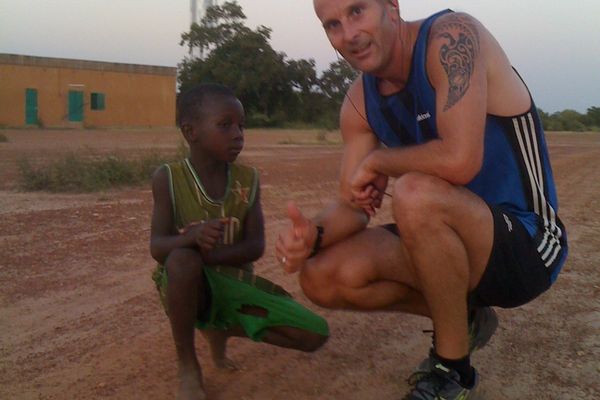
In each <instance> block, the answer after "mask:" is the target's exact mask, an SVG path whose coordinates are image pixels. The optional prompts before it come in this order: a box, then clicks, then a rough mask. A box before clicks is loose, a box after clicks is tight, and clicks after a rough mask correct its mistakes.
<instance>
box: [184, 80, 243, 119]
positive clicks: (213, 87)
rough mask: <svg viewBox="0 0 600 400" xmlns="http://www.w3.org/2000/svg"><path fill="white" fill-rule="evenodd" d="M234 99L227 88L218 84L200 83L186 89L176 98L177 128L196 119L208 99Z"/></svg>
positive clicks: (233, 94) (231, 92) (233, 95)
mask: <svg viewBox="0 0 600 400" xmlns="http://www.w3.org/2000/svg"><path fill="white" fill-rule="evenodd" d="M215 96H222V97H233V98H236V97H235V93H233V91H232V90H231V89H229V88H228V87H227V86H223V85H221V84H218V83H201V84H199V85H196V86H193V87H192V88H190V89H187V90H185V91H183V92H181V93H179V95H178V96H177V116H176V123H177V126H178V127H180V128H181V125H182V124H184V123H186V122H190V121H193V120H194V119H196V118H198V116H199V114H200V112H201V111H202V106H203V105H204V102H205V101H206V99H207V98H209V97H215Z"/></svg>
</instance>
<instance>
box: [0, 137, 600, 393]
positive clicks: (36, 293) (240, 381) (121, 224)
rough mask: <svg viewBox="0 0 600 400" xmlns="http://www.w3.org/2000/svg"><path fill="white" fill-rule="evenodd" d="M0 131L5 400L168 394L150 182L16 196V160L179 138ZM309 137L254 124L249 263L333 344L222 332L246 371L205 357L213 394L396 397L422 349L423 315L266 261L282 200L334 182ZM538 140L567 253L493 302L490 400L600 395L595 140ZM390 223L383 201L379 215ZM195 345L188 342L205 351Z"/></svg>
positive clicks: (0, 347) (324, 190)
mask: <svg viewBox="0 0 600 400" xmlns="http://www.w3.org/2000/svg"><path fill="white" fill-rule="evenodd" d="M3 133H4V134H5V135H6V136H7V137H8V138H9V142H8V143H0V254H1V255H2V256H1V258H0V288H1V290H0V332H1V333H0V399H60V400H62V399H78V400H79V399H81V400H87V399H103V398H107V399H123V400H128V399H137V398H144V399H169V398H174V397H173V396H174V393H175V388H176V377H175V353H174V348H173V345H172V341H171V337H170V332H169V326H168V322H167V319H166V317H165V316H164V314H163V312H162V310H161V308H160V306H159V302H158V299H157V296H156V293H155V289H154V288H153V286H152V282H151V280H150V271H151V270H152V268H153V265H154V263H153V261H152V259H151V258H150V256H149V253H148V236H149V216H150V210H151V193H150V191H149V189H148V188H134V189H127V190H121V191H114V192H107V193H98V194H85V195H65V194H56V195H55V194H45V193H20V192H18V191H16V188H17V183H16V178H17V168H16V161H17V160H18V159H19V158H20V157H23V156H26V157H29V158H30V159H32V160H36V162H40V163H43V162H45V161H47V160H48V159H50V158H51V157H57V156H58V155H60V154H63V153H65V152H68V151H76V150H83V151H91V152H96V153H115V152H116V153H120V154H129V155H130V154H137V153H141V152H148V151H154V150H155V149H158V150H160V151H175V149H176V148H177V146H178V145H179V142H180V139H179V136H178V135H177V133H176V132H174V131H173V132H166V133H165V132H156V131H154V132H153V131H133V132H131V131H82V132H77V131H3ZM315 137H316V135H315V134H314V133H294V132H286V131H266V132H265V131H262V132H258V131H254V132H250V133H249V134H248V135H247V142H248V144H247V148H246V150H245V151H244V153H243V159H242V161H243V162H247V163H251V164H253V165H255V166H257V167H258V168H259V170H260V172H261V182H262V187H263V208H264V211H265V214H266V221H267V226H266V229H267V245H268V248H267V252H266V254H265V257H264V258H263V259H262V260H261V261H260V262H259V263H258V264H257V266H256V267H257V271H258V272H259V273H260V274H261V275H264V276H266V277H267V278H270V279H272V280H275V281H277V282H279V283H281V284H282V285H283V286H284V287H285V288H286V289H288V290H289V291H290V292H292V293H293V294H294V295H295V296H296V297H297V298H298V299H299V301H300V302H302V303H304V304H306V305H308V306H309V307H311V308H313V309H315V310H318V311H319V312H320V313H321V314H322V315H324V316H325V317H326V318H327V319H328V321H329V323H330V326H331V331H332V337H331V339H330V341H329V342H328V343H327V345H326V346H325V347H324V348H323V349H321V350H320V351H318V352H317V353H315V354H309V355H307V354H301V353H297V352H293V351H286V350H282V349H278V348H274V347H270V346H267V345H262V344H255V343H251V342H249V341H245V340H239V339H234V340H232V341H231V344H230V352H229V353H230V356H231V357H232V358H233V359H234V360H235V361H237V362H238V363H239V364H241V365H242V366H243V367H244V369H243V370H242V371H238V372H222V371H219V370H216V369H214V368H213V366H212V365H211V363H210V362H207V361H205V362H203V366H204V372H205V379H206V385H207V390H208V392H209V394H210V395H211V398H212V399H217V400H229V399H231V400H233V399H248V400H251V399H257V400H258V399H260V400H264V399H283V398H286V399H356V400H359V399H361V400H363V399H377V400H392V399H398V398H400V397H401V396H402V395H403V394H404V393H405V391H406V390H407V388H408V386H407V384H406V383H405V378H406V377H407V376H408V375H409V373H410V372H411V370H412V368H413V367H414V365H415V364H416V363H417V362H418V361H419V360H420V359H421V358H422V357H423V356H424V355H425V354H426V352H427V349H428V346H429V341H430V338H429V337H428V335H425V334H423V333H421V331H422V330H423V329H429V328H430V323H429V322H428V321H427V320H425V319H422V318H417V317H410V316H404V315H396V314H391V313H372V314H361V313H353V312H339V311H335V312H334V311H328V310H322V309H318V308H317V307H315V306H313V305H311V304H310V303H309V302H308V301H307V300H306V298H305V297H303V295H302V293H301V291H300V289H299V287H298V284H297V282H296V278H295V277H294V276H288V275H285V274H284V273H283V272H282V271H280V268H279V266H278V265H277V263H276V262H275V260H274V258H273V255H272V254H273V245H274V241H275V235H276V233H277V232H278V231H279V229H280V228H281V227H282V226H283V224H284V223H286V221H285V220H284V207H285V204H286V201H287V200H288V199H295V200H296V202H297V203H298V204H299V205H300V206H301V208H302V209H303V210H305V211H306V213H307V214H309V215H310V214H312V213H314V212H316V211H317V210H318V209H319V208H320V207H321V206H322V205H323V204H324V203H325V202H326V201H327V199H328V198H330V196H331V194H332V193H334V191H335V189H336V175H337V171H338V164H339V159H340V154H341V149H340V147H339V146H336V145H320V146H315V145H294V144H291V145H289V144H288V145H283V144H281V143H283V142H287V143H298V142H301V141H304V142H306V141H309V142H314V141H315V140H314V139H315ZM328 139H329V137H328ZM331 139H332V140H337V138H336V137H335V136H332V138H331ZM548 140H549V143H550V150H551V155H552V157H553V165H554V172H555V177H556V180H557V184H558V191H559V196H560V199H561V212H560V215H561V217H562V219H563V221H564V222H565V223H566V225H567V228H568V233H569V238H570V248H571V252H570V258H569V261H568V263H567V265H566V266H565V268H564V270H563V273H561V275H560V277H559V280H558V282H557V283H556V285H555V287H554V288H553V289H552V290H550V291H549V292H548V293H546V294H544V295H543V296H541V297H540V298H538V299H537V300H535V301H534V302H532V303H531V304H529V305H527V306H524V307H521V308H519V309H516V310H499V316H500V319H501V322H500V323H501V325H500V328H499V330H498V333H497V334H496V336H495V337H494V339H493V341H492V342H491V344H490V346H488V347H486V348H485V349H483V350H482V351H480V352H478V353H476V354H475V355H474V357H473V361H474V364H475V365H476V366H477V367H478V369H479V371H480V372H481V374H482V376H483V380H482V386H481V387H482V389H483V396H482V398H485V399H489V400H496V399H498V400H502V399H578V400H579V399H590V400H591V399H598V398H600V383H599V382H600V380H599V379H598V376H600V273H599V272H598V271H599V270H598V264H599V263H600V164H599V162H598V160H600V135H587V134H577V135H573V134H550V135H548ZM388 218H389V212H388V211H387V210H386V209H384V210H383V212H382V213H381V215H380V216H379V217H378V219H377V220H376V221H375V223H380V222H383V221H386V220H387V219H388ZM206 351H207V349H206V346H205V345H204V343H202V341H201V340H199V346H198V353H199V354H200V356H201V357H202V358H203V360H205V357H204V355H205V354H206Z"/></svg>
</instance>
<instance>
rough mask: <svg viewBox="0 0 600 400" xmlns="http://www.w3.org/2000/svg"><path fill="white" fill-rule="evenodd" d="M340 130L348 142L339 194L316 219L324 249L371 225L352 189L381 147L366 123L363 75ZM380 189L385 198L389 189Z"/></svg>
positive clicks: (351, 91)
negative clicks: (369, 157) (362, 166)
mask: <svg viewBox="0 0 600 400" xmlns="http://www.w3.org/2000/svg"><path fill="white" fill-rule="evenodd" d="M340 129H341V132H342V138H343V141H344V154H343V157H342V164H341V170H340V183H339V195H338V197H337V199H336V200H335V201H334V202H332V203H331V204H330V205H329V206H328V207H326V208H325V209H324V210H323V211H322V212H321V213H319V214H318V215H317V216H316V217H315V218H314V219H313V221H314V223H315V224H316V225H321V226H323V227H324V235H323V239H322V240H323V241H322V246H323V247H327V246H328V245H329V244H332V243H336V242H338V241H340V240H343V239H345V238H346V237H348V236H350V235H352V234H353V233H355V232H358V231H360V230H362V229H364V228H365V227H366V226H367V224H368V223H369V215H368V213H366V212H365V210H364V208H362V207H361V205H360V204H358V203H357V199H355V198H353V196H352V192H351V186H350V182H351V179H352V176H353V175H354V173H355V172H356V170H357V168H358V166H359V165H360V164H361V162H362V161H363V160H364V159H365V158H366V157H367V155H369V154H370V153H371V152H372V151H373V150H375V149H377V148H379V141H378V140H377V137H376V136H375V135H374V134H373V132H372V130H371V128H370V126H369V124H368V122H367V120H366V111H365V103H364V95H363V85H362V77H361V76H359V77H358V78H357V79H356V81H355V82H354V83H353V84H352V86H351V87H350V89H349V90H348V93H347V95H346V97H345V99H344V103H343V104H342V108H341V111H340ZM386 182H387V181H386ZM379 189H380V192H381V193H380V194H381V195H382V194H383V190H385V188H378V190H379Z"/></svg>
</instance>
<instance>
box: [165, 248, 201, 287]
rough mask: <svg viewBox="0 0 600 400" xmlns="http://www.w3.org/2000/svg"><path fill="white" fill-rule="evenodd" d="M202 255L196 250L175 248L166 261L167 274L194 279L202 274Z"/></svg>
mask: <svg viewBox="0 0 600 400" xmlns="http://www.w3.org/2000/svg"><path fill="white" fill-rule="evenodd" d="M202 264H203V263H202V257H201V256H200V254H199V253H198V252H197V251H196V250H192V249H175V250H173V251H172V252H171V253H170V254H169V256H168V257H167V260H166V261H165V268H166V269H167V276H168V277H169V280H173V279H179V278H181V279H194V278H196V277H200V276H201V275H202Z"/></svg>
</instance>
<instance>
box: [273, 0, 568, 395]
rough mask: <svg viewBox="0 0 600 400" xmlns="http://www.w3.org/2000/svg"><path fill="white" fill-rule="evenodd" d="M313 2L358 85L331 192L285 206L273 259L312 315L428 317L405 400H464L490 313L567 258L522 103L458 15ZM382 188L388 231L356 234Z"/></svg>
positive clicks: (529, 108) (478, 34)
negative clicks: (313, 203)
mask: <svg viewBox="0 0 600 400" xmlns="http://www.w3.org/2000/svg"><path fill="white" fill-rule="evenodd" d="M314 7H315V11H316V14H317V16H318V17H319V19H320V20H321V22H322V24H323V27H324V29H325V32H326V34H327V37H328V38H329V41H330V42H331V44H332V46H333V47H334V48H335V49H336V50H337V51H338V52H339V53H341V54H342V56H343V57H344V58H345V59H346V60H347V61H348V62H349V63H350V64H351V65H352V66H353V67H355V68H356V69H358V70H360V71H361V72H362V75H361V76H360V77H359V78H358V79H357V80H356V81H355V82H354V83H353V84H352V86H351V88H350V89H349V91H348V93H347V97H346V100H345V102H344V104H343V106H342V110H341V119H340V121H341V131H342V136H343V139H344V155H343V159H342V166H341V179H340V193H339V196H338V198H337V200H336V201H334V202H333V204H332V205H331V206H329V207H327V208H326V209H325V210H324V211H323V212H321V213H320V214H319V215H318V216H316V217H315V218H313V219H312V220H309V219H308V218H306V217H305V216H303V215H302V213H301V212H300V211H299V210H298V209H297V208H296V206H295V205H294V204H293V203H290V205H289V206H288V214H289V218H290V220H291V222H292V224H291V226H290V228H289V229H287V230H285V231H283V232H282V233H281V234H280V236H279V238H278V242H277V246H276V253H277V257H278V258H279V260H280V262H282V264H284V268H285V269H286V271H288V272H290V273H293V272H297V271H299V272H300V277H299V279H300V284H301V286H302V288H303V290H304V292H305V294H306V295H307V296H308V297H309V298H310V299H311V300H312V301H313V302H315V303H317V304H319V305H321V306H324V307H330V308H340V309H341V308H344V309H356V310H383V309H388V310H389V309H394V310H399V311H402V312H407V313H413V314H418V315H423V316H427V317H429V318H431V319H432V321H433V327H434V332H435V334H434V343H433V347H432V349H431V351H430V355H429V357H428V358H427V359H425V360H424V362H423V363H421V365H420V366H419V368H418V370H417V372H418V374H417V379H416V384H415V387H414V388H413V390H412V392H411V393H410V394H409V396H408V398H409V399H438V398H443V399H466V398H469V397H470V396H472V395H473V393H474V389H475V388H476V386H477V384H478V379H479V378H478V374H477V372H476V371H475V369H473V368H472V367H471V365H470V358H469V355H470V353H471V352H472V351H473V350H474V349H476V348H478V347H481V346H483V345H485V344H486V343H487V341H488V340H489V339H490V336H491V335H492V334H493V332H494V330H495V328H496V325H497V319H496V316H495V313H494V312H493V311H492V309H491V308H490V306H500V307H516V306H519V305H522V304H524V303H526V302H528V301H530V300H532V299H533V298H535V297H537V296H538V295H539V294H541V293H542V292H544V291H545V290H547V289H548V288H549V287H550V286H551V284H552V283H553V282H554V280H555V279H556V276H557V274H558V272H559V270H560V268H561V267H562V265H563V263H564V261H565V259H566V256H567V242H566V232H565V229H564V227H563V225H562V223H561V221H560V220H559V218H558V216H557V207H558V204H557V198H556V193H555V188H554V182H553V178H552V171H551V169H550V163H549V159H548V154H547V150H546V144H545V140H544V135H543V131H542V127H541V123H540V120H539V117H538V114H537V111H536V108H535V105H534V103H533V100H532V99H531V97H530V95H529V92H528V90H527V87H526V86H525V84H524V83H523V81H522V80H521V78H520V77H519V75H518V74H517V73H516V71H515V70H513V69H512V67H511V65H510V62H509V60H508V58H507V56H506V55H505V53H504V52H503V50H502V48H501V47H500V46H499V44H498V43H497V42H496V40H495V39H494V38H493V36H492V35H491V34H490V33H489V32H488V31H487V30H486V29H485V27H484V26H482V25H481V23H479V22H478V21H477V20H475V19H474V18H473V17H471V16H469V15H466V14H463V13H453V12H451V11H449V10H447V11H443V12H441V13H438V14H436V15H433V16H431V17H429V18H428V19H426V20H421V21H414V22H409V21H404V20H402V19H401V18H400V13H399V5H398V1H397V0H337V1H331V0H314ZM382 144H383V145H385V146H383V145H382ZM388 177H392V178H395V180H394V181H393V184H392V185H391V187H390V189H389V192H391V195H392V211H393V217H394V221H393V222H394V223H393V224H390V225H387V226H384V227H374V228H367V224H368V222H369V217H370V216H372V215H374V213H375V211H376V210H377V208H379V207H380V205H381V202H382V198H383V195H384V192H385V190H386V187H387V184H388Z"/></svg>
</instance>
